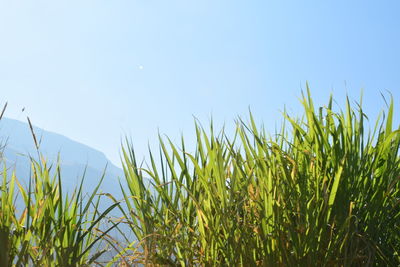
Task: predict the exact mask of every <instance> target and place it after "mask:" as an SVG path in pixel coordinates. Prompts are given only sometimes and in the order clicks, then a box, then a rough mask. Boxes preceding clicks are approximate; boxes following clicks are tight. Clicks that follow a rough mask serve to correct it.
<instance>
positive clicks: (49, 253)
mask: <svg viewBox="0 0 400 267" xmlns="http://www.w3.org/2000/svg"><path fill="white" fill-rule="evenodd" d="M29 123H30V122H29ZM31 130H32V134H33V137H34V142H35V144H36V146H37V147H38V144H37V139H36V137H35V135H34V132H33V129H32V127H31ZM38 157H39V160H35V159H34V158H32V157H31V158H30V162H31V177H30V178H29V179H28V184H27V185H25V186H24V185H22V183H21V182H20V181H19V180H18V179H17V178H16V176H15V173H14V172H13V171H12V170H10V169H7V168H6V165H5V161H3V162H2V163H3V164H4V170H3V172H2V174H1V175H2V179H1V184H0V190H1V192H0V207H1V210H0V266H2V267H7V266H65V267H67V266H68V267H72V266H91V264H93V263H95V262H96V260H97V259H98V258H99V257H100V256H101V255H102V254H103V253H104V252H105V249H104V247H103V248H102V247H98V246H97V245H98V244H99V242H100V241H101V240H102V239H103V238H104V237H105V236H106V235H107V233H108V232H110V231H111V230H112V229H113V228H114V227H115V226H117V224H114V226H112V227H108V229H105V230H104V229H101V226H100V224H101V222H102V220H104V219H106V216H107V214H109V212H110V211H111V210H112V209H114V208H115V207H116V206H117V205H118V203H115V204H112V205H110V206H109V207H107V208H105V209H104V210H102V209H100V206H99V205H100V200H101V194H99V187H100V185H101V182H102V179H103V178H101V177H99V178H100V179H99V182H98V184H97V186H96V187H95V188H94V189H93V191H92V192H91V193H90V194H88V195H84V193H83V190H82V185H83V181H84V176H83V177H82V179H81V183H80V185H79V186H77V187H76V188H75V189H74V190H73V192H63V191H62V186H61V184H62V183H61V180H62V178H61V172H60V169H59V164H58V163H57V164H54V165H49V164H48V163H47V161H46V160H45V159H44V157H43V156H41V154H40V153H39V152H38ZM103 177H104V176H103Z"/></svg>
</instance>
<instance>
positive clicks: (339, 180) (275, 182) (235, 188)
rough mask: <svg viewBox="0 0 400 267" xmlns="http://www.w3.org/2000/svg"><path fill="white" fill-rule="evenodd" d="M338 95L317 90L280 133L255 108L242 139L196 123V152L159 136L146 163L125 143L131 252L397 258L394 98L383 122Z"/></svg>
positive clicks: (268, 259)
mask: <svg viewBox="0 0 400 267" xmlns="http://www.w3.org/2000/svg"><path fill="white" fill-rule="evenodd" d="M332 102H333V100H332V97H331V98H330V100H329V102H328V105H327V106H325V107H321V108H319V109H317V110H316V109H315V108H314V104H313V101H312V99H311V97H310V93H309V91H308V94H307V95H303V98H302V104H303V107H304V117H303V118H302V119H297V118H293V117H291V116H289V114H287V113H286V112H285V113H284V119H285V122H284V124H283V127H282V129H281V131H280V132H279V133H278V134H275V135H273V136H269V135H267V133H266V132H265V130H264V129H261V130H260V129H258V128H257V126H256V124H255V122H254V120H253V117H252V116H251V114H250V122H249V123H245V122H243V121H242V120H239V121H238V123H237V127H236V131H235V134H234V136H233V137H232V138H229V137H227V135H226V134H225V133H224V130H222V131H220V132H219V133H218V134H216V133H215V131H214V130H213V127H212V126H211V130H210V131H209V132H206V131H205V130H204V129H203V128H202V127H200V126H199V125H196V126H195V129H196V135H197V146H196V149H195V151H194V152H193V153H190V152H188V151H186V149H185V142H184V140H183V138H182V141H181V144H180V145H176V144H173V143H172V142H171V141H170V140H169V139H167V140H165V139H163V138H160V150H159V154H160V160H159V161H160V164H157V163H156V162H158V160H156V159H155V157H154V155H153V152H152V151H150V152H149V159H150V160H149V163H148V164H147V165H146V166H142V165H138V162H137V160H136V157H135V153H134V149H133V147H132V144H131V143H129V142H127V144H126V145H125V146H124V148H123V167H124V172H125V179H126V183H127V187H125V186H121V189H122V192H123V194H124V197H125V204H126V206H125V208H123V209H122V212H124V215H125V217H126V218H127V219H128V220H129V225H130V227H131V229H132V231H133V232H134V234H135V236H136V238H137V240H138V242H133V243H132V246H131V247H130V248H129V249H131V250H132V251H131V252H130V256H131V257H132V258H135V259H136V260H139V261H140V262H142V263H145V264H148V265H152V264H164V265H178V266H197V265H200V266H222V265H234V266H237V265H242V266H398V265H399V264H400V256H399V251H400V158H399V146H400V130H399V128H398V127H397V128H396V129H393V125H392V124H393V112H394V111H393V100H392V101H391V103H390V104H389V107H388V110H387V114H385V116H384V117H381V118H380V119H378V121H377V122H376V126H375V128H374V129H373V131H367V130H366V129H365V125H366V123H365V120H366V118H367V117H366V115H365V114H364V113H363V110H362V107H361V103H360V105H358V106H357V108H356V109H354V108H353V107H352V106H351V105H350V103H349V100H347V105H346V110H345V111H344V112H343V111H340V112H335V111H334V110H333V108H332ZM145 177H149V178H150V183H151V185H148V183H147V182H146V180H147V179H146V178H145ZM130 241H132V240H130ZM124 253H125V254H124ZM127 254H129V251H128V248H127V249H126V250H124V251H122V252H121V255H120V256H122V255H125V258H124V259H126V257H128V256H126V255H127Z"/></svg>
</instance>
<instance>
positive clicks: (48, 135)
mask: <svg viewBox="0 0 400 267" xmlns="http://www.w3.org/2000/svg"><path fill="white" fill-rule="evenodd" d="M33 129H34V132H35V135H36V138H37V140H38V142H39V143H40V145H39V150H40V152H41V153H42V154H43V155H44V156H45V158H46V159H47V160H48V161H49V162H51V163H53V164H55V163H56V162H57V159H58V156H59V157H60V166H61V178H62V183H63V185H64V186H65V187H66V189H67V190H71V189H72V188H74V187H75V186H76V185H77V183H78V181H80V179H81V177H82V175H83V174H84V173H85V188H86V189H87V190H86V191H90V190H92V189H93V188H94V186H95V185H97V183H98V181H99V180H100V179H101V177H102V175H103V173H104V171H105V177H104V181H103V184H102V187H101V188H102V191H104V192H108V193H112V194H114V195H116V196H117V197H119V196H120V193H119V191H120V190H119V185H118V177H121V176H122V175H123V172H122V170H121V169H120V168H118V167H116V166H115V165H113V164H112V163H111V162H110V161H109V160H108V159H107V158H106V156H105V155H104V154H103V153H102V152H100V151H98V150H95V149H93V148H91V147H89V146H87V145H84V144H81V143H79V142H76V141H73V140H71V139H69V138H67V137H65V136H63V135H60V134H56V133H52V132H49V131H45V130H43V129H40V128H38V127H34V128H33ZM0 143H1V144H2V145H4V148H3V157H4V159H5V162H6V164H7V167H8V168H10V169H12V170H15V172H16V174H17V177H18V179H19V180H20V181H21V182H22V183H26V182H27V181H28V178H29V175H30V164H29V157H32V158H35V159H37V158H38V152H37V150H36V148H35V144H34V141H33V137H32V133H31V130H30V128H29V125H28V124H27V123H23V122H20V121H17V120H13V119H8V118H2V119H1V120H0Z"/></svg>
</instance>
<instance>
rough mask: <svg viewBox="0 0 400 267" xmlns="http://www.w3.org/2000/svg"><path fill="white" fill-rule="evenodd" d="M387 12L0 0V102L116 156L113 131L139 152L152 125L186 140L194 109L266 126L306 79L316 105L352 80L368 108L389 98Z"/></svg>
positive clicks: (397, 42) (394, 13)
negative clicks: (249, 118) (128, 138)
mask: <svg viewBox="0 0 400 267" xmlns="http://www.w3.org/2000/svg"><path fill="white" fill-rule="evenodd" d="M399 10H400V4H399V2H398V1H380V2H376V1H266V0H264V1H233V0H230V1H225V0H220V1H208V0H202V1H192V0H186V1H183V0H182V1H175V0H168V1H164V0H163V1H157V0H136V1H135V0H129V1H123V0H115V1H103V0H96V1H92V0H88V1H76V0H68V1H47V0H38V1H26V0H19V1H5V0H0V90H1V91H0V92H1V98H0V103H4V102H5V101H8V103H9V108H8V110H7V113H6V116H8V117H11V118H16V119H19V120H25V117H26V116H27V115H29V116H30V118H31V120H32V121H33V122H34V124H36V125H38V126H40V127H42V128H44V129H46V130H50V131H54V132H58V133H62V134H63V135H66V136H68V137H70V138H72V139H74V140H77V141H79V142H82V143H85V144H87V145H90V146H92V147H94V148H97V149H99V150H101V151H103V152H104V153H105V154H106V155H107V156H108V157H109V158H110V159H111V160H112V161H113V162H115V163H118V162H119V147H120V141H121V137H123V136H124V135H126V134H127V135H129V136H131V137H132V139H133V140H134V144H135V147H136V148H137V153H138V154H139V155H140V156H142V155H144V154H145V150H146V148H147V144H148V142H149V143H150V144H151V145H152V146H156V142H155V140H156V137H157V132H158V129H159V130H160V132H161V133H165V134H167V135H169V136H171V137H172V139H177V138H179V136H180V134H181V133H183V134H184V135H186V136H189V137H190V135H191V134H192V133H193V131H192V130H193V116H196V117H198V118H199V119H200V120H201V121H202V122H203V123H204V124H207V122H208V121H209V118H210V117H211V116H213V118H214V120H215V121H216V123H217V124H218V125H222V124H223V123H224V122H225V124H226V126H227V127H228V128H229V127H233V126H234V119H235V118H236V117H237V115H242V116H244V117H245V116H246V115H247V110H248V107H249V106H250V107H251V109H252V111H253V113H254V115H255V117H256V118H257V119H258V120H259V121H263V122H264V123H265V125H266V127H267V129H269V130H270V131H271V132H273V131H274V127H275V125H276V124H279V123H280V121H281V113H280V111H281V110H283V107H284V106H285V105H286V107H287V108H288V109H289V110H290V111H291V112H292V113H298V112H299V111H300V105H299V102H298V98H299V97H300V95H301V89H302V88H304V87H305V82H306V81H308V82H309V84H310V87H311V90H312V93H313V96H314V98H315V101H316V102H317V103H318V104H324V103H326V100H327V99H328V97H329V94H330V93H333V94H334V96H335V98H336V99H337V101H338V103H339V104H340V105H341V106H343V104H344V97H345V95H346V94H349V96H350V97H351V99H353V100H358V98H359V95H360V91H361V89H362V88H363V90H364V104H365V109H366V112H367V114H369V115H371V117H373V116H375V115H376V114H377V113H378V111H379V110H380V109H381V108H382V107H384V102H383V100H382V98H381V95H380V92H386V90H389V91H390V92H391V93H392V94H393V97H394V99H395V103H396V104H397V107H398V106H399V105H400V101H399V99H400V75H399V71H400V49H399V47H400V30H399V29H400V16H398V11H399ZM23 107H25V111H24V112H23V113H22V112H21V109H22V108H23ZM397 110H399V107H398V108H397ZM396 114H398V112H396ZM397 121H398V120H397Z"/></svg>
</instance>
